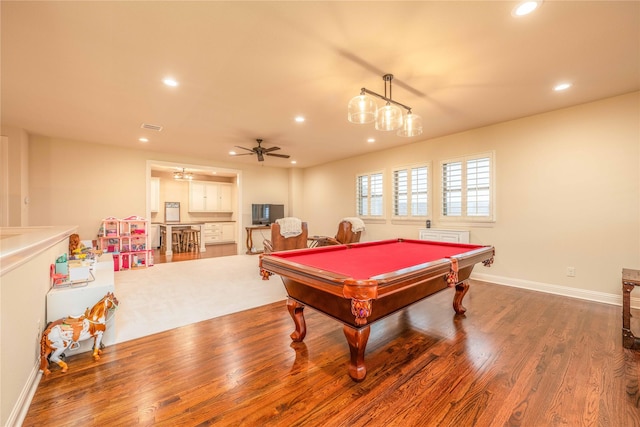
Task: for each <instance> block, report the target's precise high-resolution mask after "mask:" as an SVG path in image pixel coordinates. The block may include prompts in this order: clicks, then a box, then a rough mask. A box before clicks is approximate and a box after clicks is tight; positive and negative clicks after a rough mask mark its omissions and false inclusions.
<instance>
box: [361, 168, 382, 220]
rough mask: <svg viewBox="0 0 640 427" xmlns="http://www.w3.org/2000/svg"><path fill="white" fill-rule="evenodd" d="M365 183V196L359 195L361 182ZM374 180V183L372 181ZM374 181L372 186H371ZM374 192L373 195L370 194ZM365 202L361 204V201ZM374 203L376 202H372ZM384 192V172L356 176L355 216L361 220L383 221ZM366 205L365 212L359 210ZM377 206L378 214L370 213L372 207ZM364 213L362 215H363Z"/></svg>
mask: <svg viewBox="0 0 640 427" xmlns="http://www.w3.org/2000/svg"><path fill="white" fill-rule="evenodd" d="M363 179H366V181H367V194H366V195H361V194H360V189H361V186H360V183H361V180H363ZM374 180H375V181H374ZM372 181H374V185H372ZM372 191H374V194H372ZM363 199H364V200H365V201H364V203H362V200H363ZM374 201H376V202H374ZM384 202H385V191H384V172H383V171H376V172H368V173H362V174H358V175H356V215H357V216H358V217H360V218H362V219H385V204H384ZM363 204H366V211H364V210H363V209H361V206H362V205H363ZM374 205H375V206H378V207H379V208H380V212H379V213H377V212H376V213H375V214H374V213H372V210H373V207H374ZM363 212H364V213H363Z"/></svg>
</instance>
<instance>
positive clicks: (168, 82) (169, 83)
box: [162, 77, 178, 87]
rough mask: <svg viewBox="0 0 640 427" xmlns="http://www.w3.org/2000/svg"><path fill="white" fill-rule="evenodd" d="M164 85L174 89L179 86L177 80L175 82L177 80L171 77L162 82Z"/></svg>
mask: <svg viewBox="0 0 640 427" xmlns="http://www.w3.org/2000/svg"><path fill="white" fill-rule="evenodd" d="M162 83H164V84H166V85H167V86H172V87H176V86H178V82H177V80H175V79H173V78H171V77H167V78H166V79H164V80H162Z"/></svg>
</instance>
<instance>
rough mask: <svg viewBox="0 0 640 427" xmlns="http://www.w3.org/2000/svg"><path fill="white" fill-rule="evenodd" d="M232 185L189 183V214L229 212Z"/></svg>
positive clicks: (205, 182)
mask: <svg viewBox="0 0 640 427" xmlns="http://www.w3.org/2000/svg"><path fill="white" fill-rule="evenodd" d="M231 196H232V185H231V184H229V183H224V182H211V181H191V182H189V212H231V211H232V206H231V205H232V201H231Z"/></svg>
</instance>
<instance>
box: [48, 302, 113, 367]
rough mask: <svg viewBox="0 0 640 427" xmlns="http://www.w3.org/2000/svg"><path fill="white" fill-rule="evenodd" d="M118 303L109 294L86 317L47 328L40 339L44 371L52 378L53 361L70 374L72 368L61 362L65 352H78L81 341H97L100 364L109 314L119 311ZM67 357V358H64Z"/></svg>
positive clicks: (87, 311) (53, 323)
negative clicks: (50, 363) (68, 370)
mask: <svg viewBox="0 0 640 427" xmlns="http://www.w3.org/2000/svg"><path fill="white" fill-rule="evenodd" d="M118 304H119V303H118V299H117V298H116V296H115V295H114V294H113V292H109V293H108V294H107V295H105V296H104V298H102V299H101V300H100V301H98V302H97V303H96V304H95V305H94V306H93V307H92V308H91V310H89V309H88V308H87V310H86V311H85V313H84V314H83V315H82V316H78V317H73V316H69V317H65V318H62V319H59V320H56V321H54V322H51V323H49V324H48V325H47V327H46V328H45V330H44V332H43V333H42V338H41V339H40V370H41V371H42V372H43V373H44V375H49V374H50V373H51V371H50V370H49V361H51V362H55V363H57V364H58V366H60V367H61V368H62V372H67V369H68V366H67V364H66V363H65V362H64V361H62V359H61V358H60V357H61V356H62V354H63V352H64V351H65V350H66V349H68V348H70V349H75V348H78V346H79V345H80V341H84V340H87V339H89V338H93V359H94V360H96V361H97V360H100V354H101V353H102V349H101V348H100V346H101V345H102V334H103V333H104V331H105V330H106V329H107V326H106V323H107V313H108V312H110V311H114V310H115V309H116V308H118ZM63 357H64V356H63Z"/></svg>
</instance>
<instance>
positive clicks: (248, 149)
mask: <svg viewBox="0 0 640 427" xmlns="http://www.w3.org/2000/svg"><path fill="white" fill-rule="evenodd" d="M236 148H242V149H243V150H247V151H251V152H252V153H253V149H251V148H244V147H241V146H239V145H236Z"/></svg>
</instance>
